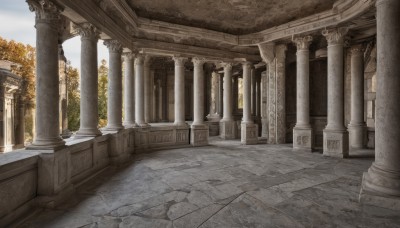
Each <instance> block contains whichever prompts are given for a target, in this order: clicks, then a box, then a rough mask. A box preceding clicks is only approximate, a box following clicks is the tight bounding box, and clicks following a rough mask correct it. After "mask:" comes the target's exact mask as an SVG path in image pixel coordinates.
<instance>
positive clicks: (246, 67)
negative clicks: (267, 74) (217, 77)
mask: <svg viewBox="0 0 400 228" xmlns="http://www.w3.org/2000/svg"><path fill="white" fill-rule="evenodd" d="M242 65H243V71H244V70H251V68H252V67H253V63H251V62H244V63H242Z"/></svg>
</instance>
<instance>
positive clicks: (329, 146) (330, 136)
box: [323, 129, 349, 158]
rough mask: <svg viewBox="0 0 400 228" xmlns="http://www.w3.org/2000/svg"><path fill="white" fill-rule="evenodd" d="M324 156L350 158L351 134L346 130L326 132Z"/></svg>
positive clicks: (327, 130) (329, 130)
mask: <svg viewBox="0 0 400 228" xmlns="http://www.w3.org/2000/svg"><path fill="white" fill-rule="evenodd" d="M323 155H324V156H329V157H339V158H347V157H348V156H349V133H348V132H347V131H346V130H332V129H325V130H324V152H323Z"/></svg>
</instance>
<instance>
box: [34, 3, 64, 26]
mask: <svg viewBox="0 0 400 228" xmlns="http://www.w3.org/2000/svg"><path fill="white" fill-rule="evenodd" d="M26 2H27V3H28V5H29V10H30V11H31V12H35V13H36V23H40V22H44V23H49V24H51V25H52V27H53V28H54V29H58V23H59V21H60V12H61V11H62V8H60V7H59V6H57V5H56V4H54V3H53V2H51V1H49V0H27V1H26Z"/></svg>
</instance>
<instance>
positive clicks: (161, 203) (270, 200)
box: [22, 138, 400, 228]
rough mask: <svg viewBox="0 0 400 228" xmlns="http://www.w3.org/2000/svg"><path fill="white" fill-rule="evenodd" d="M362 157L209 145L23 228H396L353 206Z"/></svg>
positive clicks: (139, 164)
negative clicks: (328, 155) (340, 156)
mask: <svg viewBox="0 0 400 228" xmlns="http://www.w3.org/2000/svg"><path fill="white" fill-rule="evenodd" d="M371 154H373V151H368V150H366V151H359V152H358V153H357V154H354V155H353V158H351V159H336V158H328V157H323V156H322V155H321V154H319V153H306V152H295V151H292V150H291V147H290V145H265V144H263V145H260V144H259V145H254V146H241V145H240V142H239V141H221V140H218V139H216V138H212V139H211V143H210V146H207V147H202V148H185V149H171V150H164V151H156V152H152V153H148V154H142V155H138V156H136V158H135V161H133V162H131V163H130V164H128V165H126V166H124V167H122V168H119V169H117V168H112V167H111V168H108V169H107V170H106V171H104V172H103V173H101V174H100V175H99V176H97V177H96V178H94V179H92V180H91V181H90V182H87V183H85V184H83V185H82V186H80V187H79V188H78V189H77V194H76V195H75V196H74V197H71V199H70V200H69V201H68V202H66V203H65V204H63V205H62V206H60V207H57V208H56V209H54V210H46V211H43V212H41V213H39V214H37V215H36V216H34V217H32V218H30V219H28V220H27V221H26V222H25V223H24V224H22V227H57V228H60V227H68V228H71V227H85V228H89V227H137V228H141V227H149V228H157V227H185V228H190V227H204V228H205V227H229V228H231V227H400V212H399V211H391V210H387V209H383V208H378V207H372V206H366V205H364V206H363V205H360V204H359V203H358V193H359V191H360V182H361V175H362V173H363V172H364V171H366V170H367V169H368V167H369V166H370V165H371V162H372V160H373V158H371V156H368V155H371ZM368 157H369V158H368Z"/></svg>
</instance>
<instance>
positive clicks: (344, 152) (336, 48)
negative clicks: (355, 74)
mask: <svg viewBox="0 0 400 228" xmlns="http://www.w3.org/2000/svg"><path fill="white" fill-rule="evenodd" d="M347 31H348V29H347V28H335V29H332V30H324V31H323V32H322V34H323V35H324V36H325V37H326V39H327V41H328V124H327V126H326V128H325V129H324V152H323V154H324V155H325V156H334V157H342V158H343V157H347V156H348V155H349V134H348V132H347V130H346V128H345V126H344V79H343V44H344V36H345V35H346V33H347Z"/></svg>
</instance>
